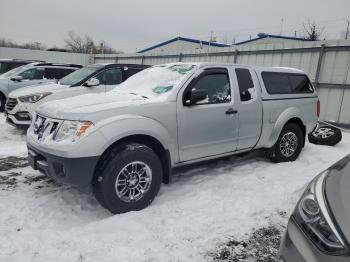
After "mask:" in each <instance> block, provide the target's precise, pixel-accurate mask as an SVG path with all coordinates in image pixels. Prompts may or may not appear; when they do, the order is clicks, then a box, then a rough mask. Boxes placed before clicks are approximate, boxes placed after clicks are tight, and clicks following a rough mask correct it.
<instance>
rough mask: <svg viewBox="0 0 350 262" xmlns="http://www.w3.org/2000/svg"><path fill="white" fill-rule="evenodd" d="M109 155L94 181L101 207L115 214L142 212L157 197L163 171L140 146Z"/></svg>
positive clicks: (124, 147) (147, 148) (157, 158)
mask: <svg viewBox="0 0 350 262" xmlns="http://www.w3.org/2000/svg"><path fill="white" fill-rule="evenodd" d="M117 152H118V153H115V151H113V150H112V151H111V152H110V156H107V158H106V159H107V161H106V165H105V166H104V167H102V169H101V170H100V171H99V174H98V175H97V177H96V181H95V182H94V193H95V196H96V199H97V200H98V201H99V202H100V204H101V205H102V206H103V207H105V208H107V209H108V210H109V211H110V212H112V213H114V214H120V213H125V212H129V211H136V210H141V209H143V208H145V207H147V206H148V205H150V204H151V203H152V201H153V199H154V198H155V197H156V195H157V194H158V191H159V188H160V185H161V182H162V176H163V170H162V165H161V162H160V160H159V157H158V156H157V155H156V154H155V153H154V151H153V150H152V149H151V148H149V147H147V146H144V145H141V144H127V145H123V146H122V148H119V150H117Z"/></svg>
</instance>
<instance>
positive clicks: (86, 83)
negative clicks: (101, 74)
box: [85, 77, 100, 87]
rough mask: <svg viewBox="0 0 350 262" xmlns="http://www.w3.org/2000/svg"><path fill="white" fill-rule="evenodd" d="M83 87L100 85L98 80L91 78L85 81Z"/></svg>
mask: <svg viewBox="0 0 350 262" xmlns="http://www.w3.org/2000/svg"><path fill="white" fill-rule="evenodd" d="M85 85H86V86H87V87H92V86H98V85H100V80H98V79H97V78H94V77H93V78H90V79H89V80H88V81H86V82H85Z"/></svg>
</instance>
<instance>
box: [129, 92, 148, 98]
mask: <svg viewBox="0 0 350 262" xmlns="http://www.w3.org/2000/svg"><path fill="white" fill-rule="evenodd" d="M130 94H132V95H134V96H141V97H142V98H146V99H149V98H148V97H147V96H143V95H140V94H136V93H133V92H130Z"/></svg>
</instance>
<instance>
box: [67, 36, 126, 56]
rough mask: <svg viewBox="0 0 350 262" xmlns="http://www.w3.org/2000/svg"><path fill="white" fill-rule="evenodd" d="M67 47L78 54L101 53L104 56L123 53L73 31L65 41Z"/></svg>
mask: <svg viewBox="0 0 350 262" xmlns="http://www.w3.org/2000/svg"><path fill="white" fill-rule="evenodd" d="M64 41H65V43H66V47H67V48H68V49H69V50H71V51H72V52H76V53H90V52H91V51H92V52H93V53H97V52H101V53H103V54H118V53H122V52H121V51H117V50H115V49H114V48H112V47H110V46H109V45H108V44H107V43H106V42H105V41H103V40H102V41H100V43H103V44H102V45H100V44H95V42H94V40H93V38H92V37H91V36H89V35H85V36H80V35H78V34H76V33H74V32H73V31H70V32H69V33H68V37H67V38H66V39H65V40H64Z"/></svg>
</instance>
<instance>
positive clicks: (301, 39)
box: [235, 34, 311, 45]
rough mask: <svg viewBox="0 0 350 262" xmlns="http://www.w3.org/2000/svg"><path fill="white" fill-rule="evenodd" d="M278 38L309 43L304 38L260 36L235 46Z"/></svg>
mask: <svg viewBox="0 0 350 262" xmlns="http://www.w3.org/2000/svg"><path fill="white" fill-rule="evenodd" d="M268 37H270V38H279V39H287V40H296V41H311V40H309V39H305V38H300V37H292V36H282V35H267V34H266V35H264V36H261V37H257V38H253V39H250V40H246V41H243V42H239V43H236V44H235V45H242V44H246V43H250V42H254V41H257V40H260V39H264V38H268Z"/></svg>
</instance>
